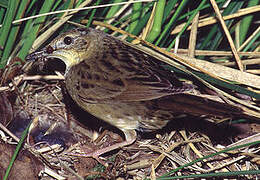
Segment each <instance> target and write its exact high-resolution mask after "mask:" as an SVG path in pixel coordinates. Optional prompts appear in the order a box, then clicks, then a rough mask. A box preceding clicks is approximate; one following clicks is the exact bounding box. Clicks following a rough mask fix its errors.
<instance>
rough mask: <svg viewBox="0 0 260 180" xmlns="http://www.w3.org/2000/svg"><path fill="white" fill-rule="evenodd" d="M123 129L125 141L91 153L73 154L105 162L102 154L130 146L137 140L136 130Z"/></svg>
mask: <svg viewBox="0 0 260 180" xmlns="http://www.w3.org/2000/svg"><path fill="white" fill-rule="evenodd" d="M122 131H123V132H124V135H125V141H123V142H120V143H116V144H113V145H112V146H108V147H105V148H102V149H99V150H96V151H94V152H91V153H87V154H80V155H79V154H73V155H76V156H81V157H92V158H94V159H96V160H97V161H98V162H100V163H101V164H105V163H104V162H103V161H102V160H101V159H99V156H100V155H102V154H105V153H107V152H110V151H113V150H115V149H118V148H122V147H124V146H128V145H130V144H132V143H134V142H135V140H136V136H137V135H136V131H135V130H122ZM71 155H72V154H71Z"/></svg>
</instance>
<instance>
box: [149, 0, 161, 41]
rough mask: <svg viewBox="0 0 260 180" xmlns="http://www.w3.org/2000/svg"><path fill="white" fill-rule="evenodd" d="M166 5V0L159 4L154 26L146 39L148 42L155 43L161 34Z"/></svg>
mask: <svg viewBox="0 0 260 180" xmlns="http://www.w3.org/2000/svg"><path fill="white" fill-rule="evenodd" d="M165 4H166V0H160V1H158V2H157V5H156V9H155V15H154V21H153V26H152V29H151V31H150V33H149V34H148V36H147V37H146V41H148V42H153V41H154V40H155V39H156V38H157V37H158V35H159V34H160V32H161V28H162V19H163V14H164V8H165Z"/></svg>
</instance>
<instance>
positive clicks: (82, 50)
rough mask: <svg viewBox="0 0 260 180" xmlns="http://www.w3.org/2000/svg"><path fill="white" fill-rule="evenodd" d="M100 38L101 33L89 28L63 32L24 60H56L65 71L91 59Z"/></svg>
mask: <svg viewBox="0 0 260 180" xmlns="http://www.w3.org/2000/svg"><path fill="white" fill-rule="evenodd" d="M100 38H102V33H101V36H100V33H97V30H95V29H91V28H77V29H73V30H70V31H68V32H65V33H63V34H61V35H59V36H58V37H56V38H55V39H54V40H53V41H52V42H51V43H50V44H49V45H47V46H46V47H45V48H43V49H42V50H40V51H36V52H34V53H31V54H29V55H28V56H27V57H26V60H33V61H34V60H37V59H39V58H41V59H49V58H58V59H60V60H62V61H63V62H64V63H65V65H66V69H67V70H68V69H70V67H72V66H73V65H76V64H78V63H80V62H81V61H83V60H86V59H87V58H89V57H93V56H94V55H95V54H96V53H97V51H98V49H99V47H97V46H100V45H101V44H100V43H98V42H102V41H100Z"/></svg>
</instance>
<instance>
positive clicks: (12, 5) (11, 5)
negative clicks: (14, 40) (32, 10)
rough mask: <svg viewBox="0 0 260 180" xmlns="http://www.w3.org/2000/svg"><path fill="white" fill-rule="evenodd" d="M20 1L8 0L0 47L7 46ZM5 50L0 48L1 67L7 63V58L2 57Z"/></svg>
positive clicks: (0, 30)
mask: <svg viewBox="0 0 260 180" xmlns="http://www.w3.org/2000/svg"><path fill="white" fill-rule="evenodd" d="M19 3H20V1H8V8H7V11H6V14H5V17H4V22H3V26H2V28H1V29H0V47H3V48H5V44H6V41H7V39H8V34H9V32H10V29H11V26H12V21H13V19H14V16H15V11H16V9H17V6H18V4H19ZM2 55H3V51H2V50H0V57H1V60H0V69H1V68H3V67H4V66H5V65H6V62H7V59H3V58H2Z"/></svg>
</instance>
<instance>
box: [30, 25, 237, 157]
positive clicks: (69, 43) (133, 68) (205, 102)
mask: <svg viewBox="0 0 260 180" xmlns="http://www.w3.org/2000/svg"><path fill="white" fill-rule="evenodd" d="M50 58H58V59H60V60H62V61H63V62H64V63H65V65H66V70H65V74H64V76H65V84H66V89H67V92H68V93H69V95H70V96H71V97H72V99H73V100H74V101H75V102H76V103H77V104H78V105H79V106H80V107H81V108H82V109H83V110H85V111H87V112H88V113H90V114H92V115H94V116H95V117H97V118H99V119H101V120H103V121H105V122H107V123H109V124H111V125H112V126H115V127H117V128H118V129H120V130H121V131H122V132H123V133H124V136H125V140H124V141H123V142H120V143H116V144H114V145H111V146H109V147H106V148H103V149H99V150H97V151H95V152H93V153H89V156H92V157H98V156H100V155H102V154H104V153H107V152H110V151H112V150H114V149H118V148H121V147H124V146H127V145H130V144H132V143H134V142H135V140H136V138H137V133H136V131H148V132H149V131H155V130H158V129H161V128H163V127H164V126H166V124H167V123H168V122H169V121H171V120H173V119H175V118H176V117H177V116H178V115H179V114H192V115H197V116H203V115H212V116H217V117H218V116H220V117H222V116H229V115H231V114H234V113H235V112H241V110H240V108H238V107H235V106H231V105H228V104H226V103H220V102H217V101H214V100H210V99H204V98H201V97H198V96H195V95H192V94H185V93H186V92H189V91H192V90H193V89H194V88H196V87H195V86H194V85H192V84H188V83H185V82H182V81H180V80H179V79H178V78H177V77H176V75H175V74H174V73H173V72H172V71H170V70H169V69H167V68H165V66H164V65H166V64H165V63H163V62H162V61H160V60H158V59H156V58H155V57H153V56H151V55H149V54H148V53H145V52H141V51H140V50H138V49H137V48H133V47H132V46H129V45H128V44H127V43H125V42H123V41H122V40H120V39H117V38H115V37H113V36H111V35H109V34H107V33H104V32H103V31H100V30H96V29H93V28H74V29H72V30H69V31H67V32H65V33H62V34H60V35H59V36H57V37H56V38H55V39H54V40H52V41H51V42H50V44H48V45H47V46H46V47H44V48H43V49H41V50H40V51H36V52H34V53H32V54H29V55H28V56H27V58H26V59H27V60H33V61H36V60H37V59H41V60H46V59H50Z"/></svg>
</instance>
